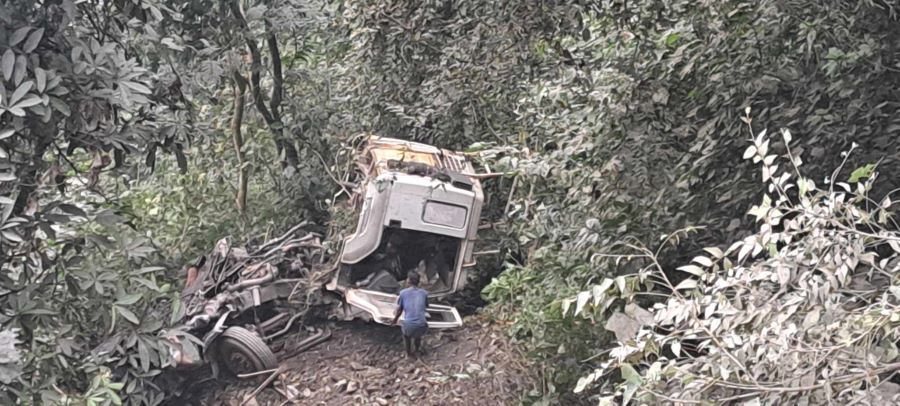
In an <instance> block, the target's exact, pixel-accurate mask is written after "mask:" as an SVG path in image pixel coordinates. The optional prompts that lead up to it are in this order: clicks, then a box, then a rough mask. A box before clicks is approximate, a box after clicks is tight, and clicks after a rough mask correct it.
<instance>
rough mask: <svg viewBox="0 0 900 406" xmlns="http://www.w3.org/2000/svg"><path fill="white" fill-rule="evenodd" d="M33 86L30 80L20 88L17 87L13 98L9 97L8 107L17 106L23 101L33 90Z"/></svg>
mask: <svg viewBox="0 0 900 406" xmlns="http://www.w3.org/2000/svg"><path fill="white" fill-rule="evenodd" d="M32 86H34V82H32V81H30V80H29V81H27V82H24V83H22V84H21V85H19V87H17V88H16V90H15V91H14V92H13V94H12V96H9V102H8V103H7V105H9V106H15V105H16V103H17V102H18V101H19V100H21V99H22V97H24V96H25V95H26V94H27V93H28V91H29V90H31V87H32Z"/></svg>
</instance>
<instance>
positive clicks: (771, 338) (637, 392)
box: [570, 120, 900, 404]
mask: <svg viewBox="0 0 900 406" xmlns="http://www.w3.org/2000/svg"><path fill="white" fill-rule="evenodd" d="M747 121H748V122H749V120H747ZM782 140H783V141H784V148H785V152H784V153H783V161H782V162H779V160H778V153H776V152H772V151H770V150H768V148H767V145H769V141H770V139H769V138H767V137H766V133H765V132H764V131H763V132H761V133H760V134H759V135H758V136H757V137H756V138H755V140H754V141H753V145H752V148H750V149H748V151H752V153H747V154H745V157H746V158H747V159H752V160H753V161H754V162H757V163H759V164H760V167H761V169H762V171H763V174H764V175H763V179H764V180H763V183H764V184H765V185H766V186H767V190H768V192H767V193H765V194H764V195H763V199H762V203H761V204H759V205H756V206H754V207H753V208H752V209H751V210H750V214H752V215H754V216H755V217H756V219H757V223H758V224H759V228H758V231H757V233H756V234H753V235H749V236H747V237H746V238H744V239H742V240H740V241H737V242H735V243H734V244H732V245H731V246H730V247H728V248H727V249H726V250H724V251H723V250H721V249H719V248H715V247H710V248H705V249H704V250H705V251H706V252H705V253H703V255H700V256H696V257H694V259H693V260H692V261H691V263H690V264H689V265H684V266H682V267H680V268H679V270H682V271H684V272H687V273H689V274H691V276H690V277H689V278H688V279H684V280H682V281H681V282H679V283H677V285H676V283H675V282H674V281H672V280H670V279H669V276H668V274H667V272H665V270H664V269H663V267H662V266H661V265H660V263H659V261H658V253H657V252H653V251H650V250H648V249H646V248H645V247H642V246H637V245H630V246H627V247H623V248H626V249H627V250H628V252H626V254H627V255H631V256H632V257H634V258H636V259H638V260H639V261H640V262H641V263H642V264H643V267H642V269H641V270H640V271H639V276H637V277H638V278H647V279H654V280H656V281H657V282H656V285H657V286H659V287H661V288H662V289H664V290H666V291H668V292H670V293H669V294H668V297H667V299H666V301H665V302H664V303H656V304H655V305H654V306H653V307H652V309H651V311H650V312H647V311H645V310H641V312H644V313H647V317H640V318H639V320H634V323H633V324H632V325H625V324H621V323H620V324H615V323H612V320H613V319H614V318H613V317H611V318H610V319H609V320H610V322H609V323H607V325H606V328H608V329H611V330H615V331H616V335H617V337H619V343H618V346H613V347H610V348H609V356H608V357H606V360H605V361H604V362H602V363H601V364H600V368H599V369H597V370H595V371H594V372H593V373H591V374H589V375H587V376H585V377H583V378H582V379H581V380H579V383H578V385H577V387H576V389H575V391H576V392H581V391H583V390H584V389H585V388H587V387H588V386H589V385H591V384H593V383H595V382H601V381H602V379H603V378H604V377H606V376H608V374H609V372H610V369H615V368H619V369H621V371H622V373H621V376H622V381H623V382H620V383H617V384H615V385H603V386H605V387H606V391H605V392H606V393H604V394H603V397H602V398H601V403H604V402H605V403H607V404H608V403H610V402H612V400H613V399H614V398H615V397H617V396H621V399H622V402H623V404H628V402H629V400H630V399H632V397H633V396H636V397H637V398H638V399H640V401H641V402H645V403H659V402H662V401H669V402H678V401H713V402H717V403H728V402H733V401H737V400H740V401H742V402H751V403H756V404H787V403H798V404H805V403H810V404H824V403H829V402H848V403H856V402H858V401H860V400H863V399H868V400H869V401H871V402H874V403H879V404H881V403H884V404H887V403H891V402H896V400H897V393H898V392H897V390H896V387H897V386H896V384H894V383H892V382H890V379H891V377H892V376H893V375H894V374H895V372H896V370H897V369H898V368H900V363H897V358H898V356H900V355H898V351H897V347H896V341H897V325H898V323H900V308H898V306H897V304H896V303H897V300H898V299H900V297H898V296H897V292H900V288H898V286H897V283H896V281H897V277H896V274H897V272H898V271H900V267H898V264H900V227H898V226H897V224H896V222H895V221H894V219H893V216H892V215H891V213H892V212H893V209H892V205H893V202H892V199H891V198H890V196H887V197H885V198H884V199H882V200H881V201H880V202H876V201H873V200H871V198H870V193H871V191H872V190H873V186H874V183H875V178H876V177H877V173H875V172H871V170H870V171H869V172H868V176H869V177H870V179H869V180H867V181H865V182H863V183H857V187H855V188H852V187H851V186H850V185H849V184H847V183H843V182H839V181H838V179H837V178H836V177H835V176H832V177H831V178H826V185H827V188H822V189H820V188H818V187H817V186H816V184H815V182H813V181H812V180H811V179H810V178H807V177H804V176H803V175H802V173H801V171H800V169H799V168H800V166H801V164H800V155H799V154H798V153H797V151H796V150H795V149H794V146H793V145H791V134H790V132H787V131H784V132H782ZM851 152H852V149H851ZM847 154H848V153H844V154H843V155H844V156H845V158H846V156H847ZM785 161H786V162H787V163H788V165H783V164H784V163H785ZM779 168H780V169H779ZM835 173H837V171H836V172H835ZM835 186H836V187H835ZM616 257H621V256H620V255H616ZM602 290H603V289H601V291H602ZM602 293H604V294H605V292H602ZM582 297H583V298H585V299H584V300H586V301H588V302H591V301H592V300H591V299H593V301H592V303H594V304H596V303H597V300H596V299H597V294H596V291H589V292H582V293H580V294H578V296H577V297H576V298H573V299H570V301H578V302H579V303H581V301H582ZM579 307H581V306H579ZM605 310H606V309H605V308H597V307H596V306H591V307H590V309H589V310H587V311H585V313H589V312H590V313H593V312H601V313H602V312H604V311H605ZM578 313H579V309H576V310H575V316H578ZM626 313H628V309H627V307H626ZM614 316H615V317H622V316H616V315H614ZM626 327H627V331H626ZM838 354H844V355H843V356H842V355H838ZM635 367H637V368H638V370H635Z"/></svg>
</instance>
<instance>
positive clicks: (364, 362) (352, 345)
mask: <svg viewBox="0 0 900 406" xmlns="http://www.w3.org/2000/svg"><path fill="white" fill-rule="evenodd" d="M328 327H329V328H330V329H331V330H332V337H331V339H330V340H329V341H326V342H324V343H322V344H320V345H318V346H316V347H314V348H312V349H311V350H309V351H307V352H305V353H302V354H299V355H297V356H295V357H292V358H289V359H286V360H283V361H282V368H283V372H281V373H280V376H278V377H277V378H276V379H275V381H274V383H273V384H272V385H270V386H268V387H267V388H265V389H263V390H262V391H261V392H259V393H258V394H257V395H256V396H252V397H251V396H250V394H251V393H252V392H253V391H254V390H255V389H256V388H257V387H258V386H259V385H260V383H261V382H260V380H261V379H262V378H260V380H255V381H237V382H234V381H232V382H224V383H222V382H220V383H217V384H215V385H204V388H203V389H202V390H201V392H202V393H200V394H199V395H200V396H199V397H200V398H201V399H202V400H201V403H202V404H205V405H240V404H242V402H245V401H246V403H244V404H246V405H251V406H252V405H267V406H268V405H274V406H280V405H295V404H296V405H455V404H459V405H502V404H516V403H518V400H519V399H520V397H521V395H522V394H524V393H525V392H527V391H528V390H530V388H531V384H532V382H533V380H532V377H533V374H532V372H531V371H530V370H529V366H528V365H527V363H526V362H525V360H524V357H523V356H522V355H521V354H520V353H519V351H518V350H517V349H516V348H514V347H513V346H512V345H511V344H510V343H509V342H508V340H507V339H506V337H505V336H504V335H503V333H502V332H501V331H500V329H499V327H500V326H498V325H496V324H492V323H491V322H488V321H486V320H484V319H483V318H480V317H477V316H476V317H470V318H468V319H466V323H465V326H464V327H463V328H461V329H458V330H453V331H435V330H432V331H430V332H429V335H428V336H427V339H426V345H427V348H426V349H427V351H426V354H425V355H424V356H421V357H419V358H418V359H410V358H407V357H406V356H405V352H404V351H403V344H402V340H401V338H400V331H399V327H389V326H383V325H378V324H374V323H365V322H343V323H332V324H329V325H328ZM299 338H302V336H298V339H299Z"/></svg>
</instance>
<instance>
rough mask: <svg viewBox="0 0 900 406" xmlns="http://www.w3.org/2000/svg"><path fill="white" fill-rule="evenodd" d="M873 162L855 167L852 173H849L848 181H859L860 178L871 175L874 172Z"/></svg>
mask: <svg viewBox="0 0 900 406" xmlns="http://www.w3.org/2000/svg"><path fill="white" fill-rule="evenodd" d="M875 167H876V165H875V164H866V165H863V166H860V167H859V168H856V170H855V171H853V173H851V174H850V180H849V181H850V182H859V180H860V179H862V178H869V177H871V176H872V173H873V172H875Z"/></svg>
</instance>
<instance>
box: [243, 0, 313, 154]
mask: <svg viewBox="0 0 900 406" xmlns="http://www.w3.org/2000/svg"><path fill="white" fill-rule="evenodd" d="M228 4H229V6H230V8H231V12H232V13H233V14H234V16H235V18H236V19H237V21H238V24H239V25H240V26H241V28H243V29H244V33H245V35H247V34H249V32H250V27H249V26H248V25H247V20H246V19H245V18H244V14H243V13H242V12H241V8H240V6H239V5H238V2H237V0H234V1H231V2H229V3H228ZM267 28H269V30H271V28H270V27H267ZM244 40H245V42H246V43H247V49H248V50H249V51H250V92H251V98H252V99H253V104H254V105H255V106H256V110H257V111H259V114H260V115H261V116H262V117H263V120H264V121H265V122H266V125H267V126H268V127H269V132H271V133H272V138H274V140H275V147H276V148H277V149H278V154H279V155H281V156H282V165H283V166H285V167H287V166H290V167H294V168H296V167H297V165H298V164H299V158H298V156H297V149H296V148H294V144H293V143H291V142H290V140H288V139H287V138H285V136H284V123H282V122H281V111H280V108H281V100H282V95H283V94H284V83H283V81H284V78H283V76H282V70H281V53H280V51H279V50H278V40H277V39H276V38H275V34H274V33H273V32H271V31H269V33H268V35H267V37H266V43H267V44H268V47H269V52H270V53H271V54H272V55H271V57H272V76H273V77H272V83H273V89H272V99H271V100H270V104H269V106H266V101H265V100H264V99H263V95H262V90H261V89H260V84H259V82H260V72H262V70H263V68H262V62H261V60H262V56H261V54H260V52H259V45H258V44H257V42H256V41H255V40H253V39H251V38H247V37H245V39H244Z"/></svg>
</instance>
